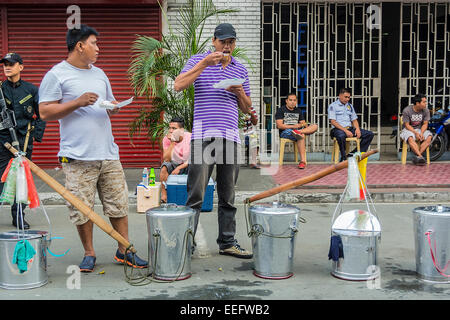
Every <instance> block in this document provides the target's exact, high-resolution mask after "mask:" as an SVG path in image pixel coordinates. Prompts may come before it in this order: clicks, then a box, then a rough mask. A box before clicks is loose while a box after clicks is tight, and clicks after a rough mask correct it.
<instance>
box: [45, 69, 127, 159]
mask: <svg viewBox="0 0 450 320" xmlns="http://www.w3.org/2000/svg"><path fill="white" fill-rule="evenodd" d="M86 92H94V93H96V94H97V95H98V99H97V102H96V103H95V104H93V105H90V106H87V107H80V108H78V109H77V110H75V111H73V112H72V113H70V114H69V115H67V116H65V117H64V118H61V119H59V120H58V121H59V125H60V127H59V132H60V138H61V139H60V149H59V153H58V156H60V157H68V158H72V159H77V160H118V159H119V147H118V146H117V144H116V143H115V142H114V137H113V135H112V128H111V121H110V119H109V116H108V114H107V112H106V109H105V108H102V107H99V104H100V103H101V102H102V101H104V100H108V101H112V100H115V99H114V96H113V93H112V89H111V84H110V82H109V79H108V77H107V76H106V74H105V73H104V72H103V70H101V69H100V68H97V67H95V66H93V65H91V68H89V69H80V68H77V67H75V66H73V65H71V64H70V63H68V62H67V61H65V60H64V61H62V62H60V63H58V64H57V65H55V66H53V68H52V69H50V71H48V72H47V73H46V75H45V76H44V78H43V79H42V82H41V85H40V87H39V103H41V102H48V101H58V102H59V103H65V102H68V101H72V100H75V99H77V98H78V97H80V96H81V95H83V94H84V93H86Z"/></svg>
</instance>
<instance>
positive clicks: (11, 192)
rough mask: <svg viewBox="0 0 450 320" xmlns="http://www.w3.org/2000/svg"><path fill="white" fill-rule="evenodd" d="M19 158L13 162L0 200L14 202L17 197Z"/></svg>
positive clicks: (11, 203)
mask: <svg viewBox="0 0 450 320" xmlns="http://www.w3.org/2000/svg"><path fill="white" fill-rule="evenodd" d="M17 167H18V162H17V159H14V161H13V162H12V163H11V167H10V168H9V172H8V176H7V177H6V182H5V185H4V186H3V192H2V195H1V197H0V202H2V203H8V204H10V205H13V204H14V198H15V197H16V181H17Z"/></svg>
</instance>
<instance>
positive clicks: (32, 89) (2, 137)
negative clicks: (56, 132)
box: [0, 53, 46, 229]
mask: <svg viewBox="0 0 450 320" xmlns="http://www.w3.org/2000/svg"><path fill="white" fill-rule="evenodd" d="M0 63H3V72H4V74H5V76H6V77H7V80H5V81H3V83H2V91H3V96H4V97H5V101H6V105H7V107H8V108H9V109H12V110H14V115H15V118H16V122H17V126H16V128H15V129H16V133H17V138H18V140H19V146H20V150H21V151H24V152H26V157H27V158H28V159H30V160H31V154H32V152H33V141H34V140H35V141H38V142H41V141H42V137H43V135H44V130H45V125H46V123H45V121H42V120H41V119H40V117H39V98H38V88H37V87H36V86H35V85H34V84H32V83H30V82H26V81H23V80H21V79H20V72H21V71H22V70H23V60H22V58H21V57H20V55H18V54H17V53H8V54H6V55H5V56H4V57H3V59H2V60H0ZM5 142H9V143H11V142H12V138H11V134H10V131H9V130H8V129H3V130H0V144H1V146H0V175H2V174H3V172H4V171H5V169H6V167H7V165H8V162H9V160H10V159H11V158H13V157H14V155H13V154H12V153H11V152H10V151H9V150H7V149H6V148H5V147H4V146H3V144H4V143H5ZM2 190H3V183H0V192H1V191H2ZM25 207H26V205H24V204H22V212H23V210H24V209H25ZM19 212H20V211H19ZM11 215H12V218H13V220H12V224H13V225H14V226H15V227H17V222H19V228H21V229H29V228H30V225H29V224H28V223H27V222H26V221H25V220H24V219H23V217H24V215H23V216H22V217H21V216H20V215H19V217H17V215H18V209H17V203H14V205H12V206H11ZM22 221H23V226H22Z"/></svg>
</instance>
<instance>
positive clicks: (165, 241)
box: [145, 203, 195, 281]
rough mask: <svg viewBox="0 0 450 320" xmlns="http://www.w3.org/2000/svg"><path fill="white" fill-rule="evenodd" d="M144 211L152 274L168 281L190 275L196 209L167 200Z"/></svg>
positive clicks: (185, 277)
mask: <svg viewBox="0 0 450 320" xmlns="http://www.w3.org/2000/svg"><path fill="white" fill-rule="evenodd" d="M145 214H146V218H147V229H148V256H149V258H150V260H151V262H152V272H153V277H154V278H155V279H159V280H168V281H170V280H184V279H187V278H189V277H190V276H191V255H192V240H193V234H192V232H193V230H194V218H195V211H194V210H193V209H191V208H189V207H186V206H181V205H176V204H173V203H168V204H163V205H161V206H159V207H156V208H152V209H149V210H147V211H146V213H145Z"/></svg>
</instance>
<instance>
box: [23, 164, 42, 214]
mask: <svg viewBox="0 0 450 320" xmlns="http://www.w3.org/2000/svg"><path fill="white" fill-rule="evenodd" d="M23 165H24V168H25V176H26V178H27V186H28V199H29V200H30V209H33V208H37V207H39V197H38V194H37V190H36V186H35V185H34V180H33V175H32V174H31V170H30V165H29V163H28V161H27V160H24V161H23Z"/></svg>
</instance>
